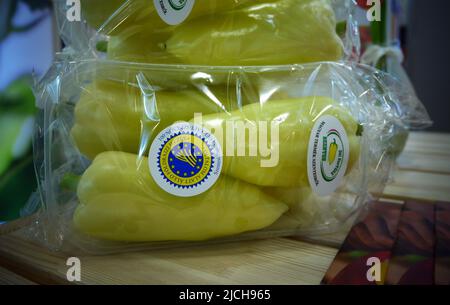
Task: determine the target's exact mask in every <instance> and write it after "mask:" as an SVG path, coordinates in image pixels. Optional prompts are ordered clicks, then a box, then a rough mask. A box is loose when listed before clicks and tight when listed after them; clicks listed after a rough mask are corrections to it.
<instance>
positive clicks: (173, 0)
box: [169, 0, 187, 11]
mask: <svg viewBox="0 0 450 305" xmlns="http://www.w3.org/2000/svg"><path fill="white" fill-rule="evenodd" d="M186 3H187V0H169V4H170V6H171V7H172V8H173V9H174V10H177V11H179V10H182V9H183V8H184V7H185V6H186Z"/></svg>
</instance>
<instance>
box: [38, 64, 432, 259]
mask: <svg viewBox="0 0 450 305" xmlns="http://www.w3.org/2000/svg"><path fill="white" fill-rule="evenodd" d="M37 93H38V94H37V95H38V103H39V107H40V109H41V118H40V120H39V126H38V131H37V134H36V137H35V142H34V144H35V148H34V150H35V155H36V160H35V161H36V164H37V172H38V175H39V177H40V194H41V201H42V203H43V206H42V208H41V211H40V213H39V216H38V218H37V221H36V226H35V227H34V229H35V231H33V232H34V233H33V234H35V235H34V237H33V238H35V239H37V238H40V239H41V240H43V241H44V242H46V244H47V245H48V246H49V247H51V248H53V249H68V248H73V247H75V248H77V249H82V250H83V251H87V252H91V253H111V252H117V251H130V250H137V249H142V248H148V247H162V246H164V247H165V246H174V245H180V244H186V243H188V244H190V243H195V242H205V241H211V242H213V241H223V240H238V239H247V238H261V237H267V236H286V235H294V234H302V235H308V234H317V233H320V232H330V231H333V230H335V229H336V228H338V227H339V226H340V225H342V224H343V223H345V222H346V221H347V220H348V219H349V218H350V217H352V215H354V213H355V212H357V211H358V210H359V209H360V208H361V207H362V206H363V203H364V202H365V201H366V199H367V198H368V197H369V196H371V194H370V191H371V190H374V192H376V191H377V190H375V188H378V189H382V187H383V186H384V184H385V183H386V179H387V178H388V176H389V170H390V167H391V166H392V160H393V159H394V157H395V156H394V154H393V153H391V150H392V139H393V137H395V135H396V130H397V128H406V127H408V128H415V127H425V126H426V125H428V124H429V123H430V122H429V118H428V115H427V113H426V111H425V109H424V108H423V106H422V104H421V103H420V101H418V100H417V98H416V97H415V95H414V93H413V92H410V91H408V88H404V87H403V86H402V84H401V83H399V82H398V81H397V80H395V79H393V78H392V77H390V76H388V75H386V74H384V73H382V72H380V71H377V70H374V69H372V68H369V67H366V66H360V65H356V64H352V63H331V62H322V63H312V64H305V65H289V66H264V67H209V66H182V65H150V64H133V63H125V62H115V61H99V60H83V61H80V60H74V61H70V60H67V59H64V58H62V59H61V61H60V62H57V63H55V67H54V68H53V69H52V70H51V71H50V72H49V73H48V75H47V76H46V77H45V79H44V80H43V81H42V82H41V83H40V86H39V88H37ZM369 184H370V186H371V188H369ZM375 186H376V187H375Z"/></svg>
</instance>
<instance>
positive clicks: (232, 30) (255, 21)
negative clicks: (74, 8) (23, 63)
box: [55, 0, 356, 66]
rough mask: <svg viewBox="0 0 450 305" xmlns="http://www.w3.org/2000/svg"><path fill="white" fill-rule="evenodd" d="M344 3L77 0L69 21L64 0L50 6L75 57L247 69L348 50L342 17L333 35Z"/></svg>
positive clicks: (330, 57) (332, 57)
mask: <svg viewBox="0 0 450 305" xmlns="http://www.w3.org/2000/svg"><path fill="white" fill-rule="evenodd" d="M348 2H350V1H346V0H341V1H331V0H252V1H249V0H220V1H219V0H162V1H160V0H154V1H152V0H128V1H126V0H114V1H110V0H85V1H81V9H80V14H81V16H79V17H80V18H81V19H80V20H82V21H70V22H69V21H68V20H67V18H69V17H70V16H69V17H68V16H67V14H69V13H68V10H71V8H68V7H67V4H66V1H61V0H58V1H56V3H55V6H56V10H57V13H58V14H57V16H58V20H59V22H58V23H59V28H60V32H61V36H62V38H63V39H64V41H65V43H66V45H68V46H70V47H71V48H72V49H73V50H75V51H76V52H75V53H77V54H79V55H80V56H82V57H83V58H86V57H87V56H89V57H92V56H94V57H105V56H106V57H107V58H108V59H111V60H119V61H128V62H141V63H159V64H189V65H209V66H237V65H246V66H250V65H282V64H300V63H308V62H317V61H337V60H340V59H342V58H344V56H346V55H345V53H349V52H351V51H353V50H352V49H353V48H354V47H356V46H355V44H356V42H355V41H356V39H355V37H353V36H354V35H353V33H354V31H353V26H354V25H353V23H352V21H351V16H350V15H348V14H347V15H346V16H345V17H344V18H347V19H349V20H345V19H344V22H347V25H348V26H347V31H346V32H345V31H344V33H339V35H338V33H337V21H336V15H335V11H337V12H341V15H345V14H342V11H346V12H348V11H349V10H350V8H349V6H350V4H349V3H348ZM69 12H70V11H69ZM341 32H342V31H341ZM346 33H347V35H346ZM280 54H283V55H282V56H280Z"/></svg>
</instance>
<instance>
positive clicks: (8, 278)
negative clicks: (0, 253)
mask: <svg viewBox="0 0 450 305" xmlns="http://www.w3.org/2000/svg"><path fill="white" fill-rule="evenodd" d="M0 285H36V283H34V282H32V281H30V280H28V279H26V278H24V277H22V276H20V275H18V274H16V273H14V272H12V271H10V270H8V269H5V268H2V267H0Z"/></svg>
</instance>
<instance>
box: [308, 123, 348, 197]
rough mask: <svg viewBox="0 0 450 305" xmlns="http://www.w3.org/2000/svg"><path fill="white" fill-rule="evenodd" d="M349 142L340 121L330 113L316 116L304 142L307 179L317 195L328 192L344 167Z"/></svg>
mask: <svg viewBox="0 0 450 305" xmlns="http://www.w3.org/2000/svg"><path fill="white" fill-rule="evenodd" d="M348 159H349V144H348V138H347V133H346V132H345V128H344V127H343V126H342V124H341V122H340V121H339V120H338V119H337V118H335V117H334V116H331V115H324V116H321V117H319V118H318V119H317V120H316V123H315V124H314V127H313V129H312V131H311V136H310V139H309V145H308V161H307V162H308V164H307V168H308V180H309V184H310V186H311V188H312V190H313V191H314V192H315V193H316V194H318V195H319V196H328V195H330V194H332V193H333V192H334V191H335V190H336V189H337V188H338V187H339V185H340V184H341V181H342V178H343V177H344V175H345V172H346V170H347V164H348Z"/></svg>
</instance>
